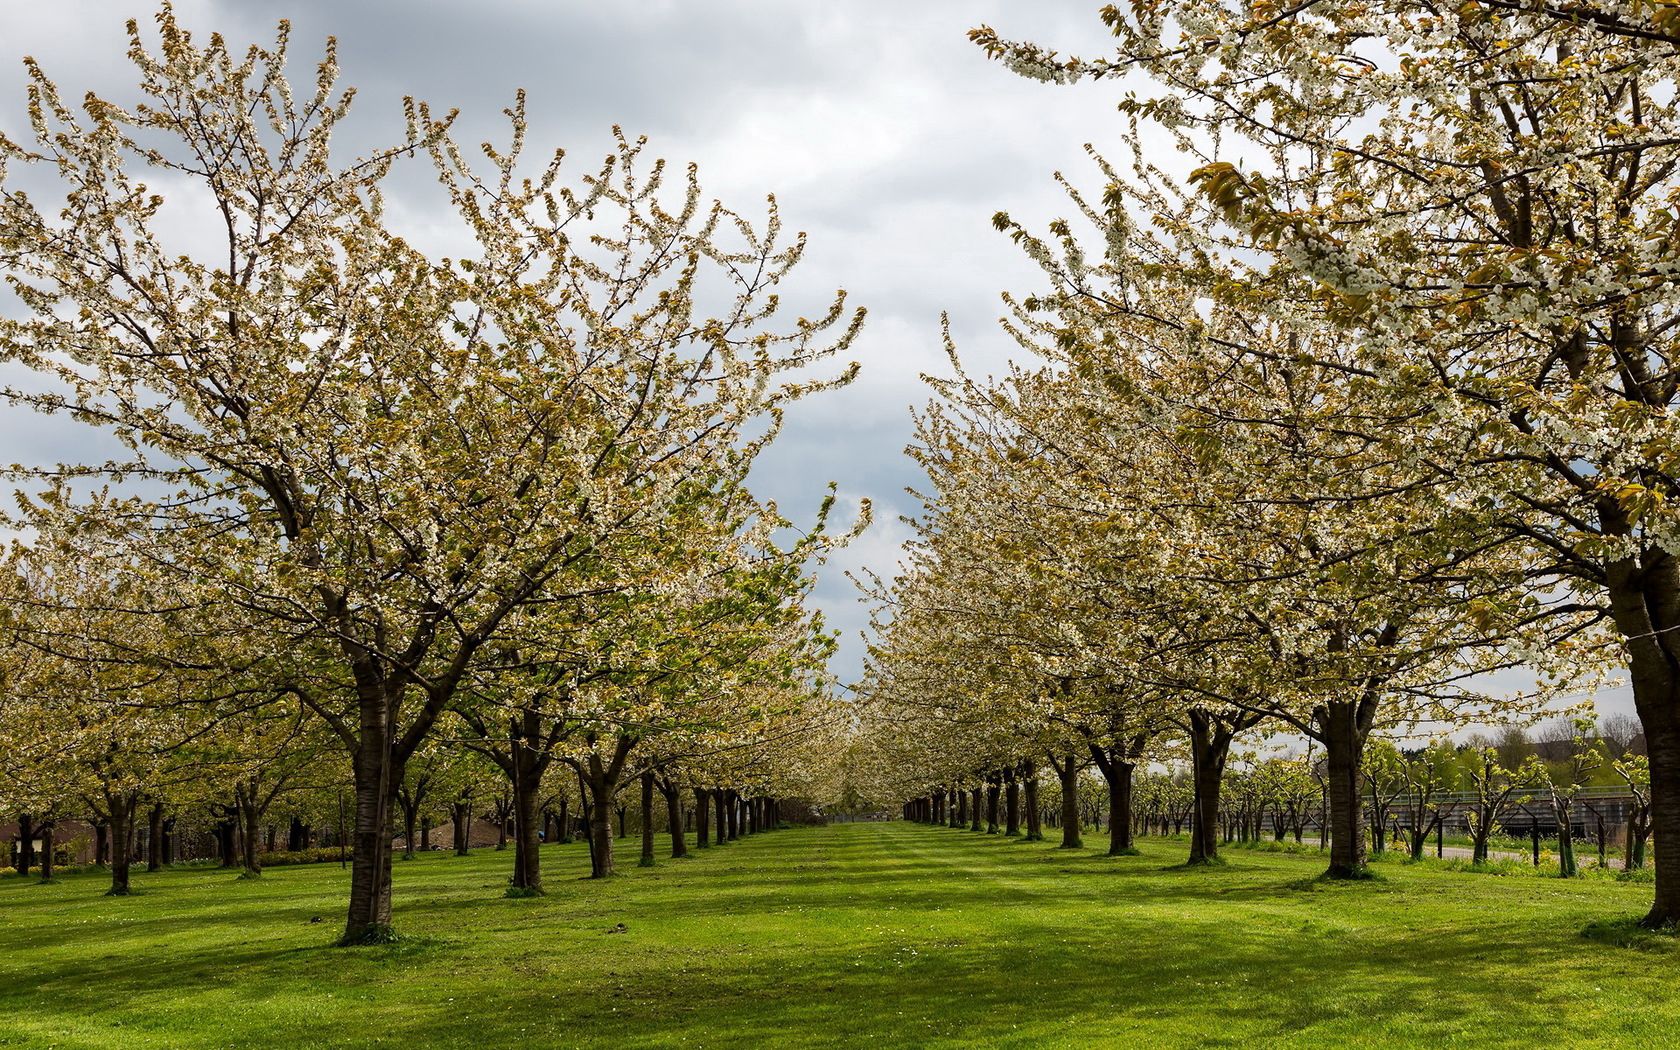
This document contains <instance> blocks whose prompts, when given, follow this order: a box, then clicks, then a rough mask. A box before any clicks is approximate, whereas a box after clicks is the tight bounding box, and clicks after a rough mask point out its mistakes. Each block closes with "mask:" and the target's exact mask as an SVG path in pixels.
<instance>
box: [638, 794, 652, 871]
mask: <svg viewBox="0 0 1680 1050" xmlns="http://www.w3.org/2000/svg"><path fill="white" fill-rule="evenodd" d="M638 864H639V866H641V867H644V868H651V867H653V771H652V770H649V771H647V772H645V773H643V774H642V859H641V860H640V861H639V862H638Z"/></svg>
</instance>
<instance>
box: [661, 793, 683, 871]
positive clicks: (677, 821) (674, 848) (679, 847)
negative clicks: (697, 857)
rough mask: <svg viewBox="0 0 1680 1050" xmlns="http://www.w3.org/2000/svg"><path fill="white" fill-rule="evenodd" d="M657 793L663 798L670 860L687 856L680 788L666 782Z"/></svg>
mask: <svg viewBox="0 0 1680 1050" xmlns="http://www.w3.org/2000/svg"><path fill="white" fill-rule="evenodd" d="M659 793H660V794H662V795H664V796H665V824H666V830H667V831H669V832H670V833H671V856H672V858H673V859H674V858H677V857H686V856H688V843H687V842H686V841H684V835H683V813H682V788H680V787H678V786H677V785H676V784H674V783H670V782H666V783H663V784H661V785H659Z"/></svg>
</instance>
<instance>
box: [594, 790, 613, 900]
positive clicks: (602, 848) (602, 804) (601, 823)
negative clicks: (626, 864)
mask: <svg viewBox="0 0 1680 1050" xmlns="http://www.w3.org/2000/svg"><path fill="white" fill-rule="evenodd" d="M589 791H590V794H591V798H590V800H589V877H590V878H592V879H604V878H607V877H608V876H610V875H612V873H613V829H612V797H611V795H610V793H608V792H607V790H606V788H605V787H597V786H595V785H594V784H591V785H589Z"/></svg>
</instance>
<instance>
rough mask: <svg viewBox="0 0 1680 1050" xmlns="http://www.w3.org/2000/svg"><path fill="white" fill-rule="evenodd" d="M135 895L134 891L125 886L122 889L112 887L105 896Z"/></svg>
mask: <svg viewBox="0 0 1680 1050" xmlns="http://www.w3.org/2000/svg"><path fill="white" fill-rule="evenodd" d="M133 895H134V891H133V890H131V889H129V888H128V887H127V886H123V887H121V888H120V889H119V888H118V887H116V886H112V887H111V888H110V889H108V890H106V891H105V896H107V897H132V896H133Z"/></svg>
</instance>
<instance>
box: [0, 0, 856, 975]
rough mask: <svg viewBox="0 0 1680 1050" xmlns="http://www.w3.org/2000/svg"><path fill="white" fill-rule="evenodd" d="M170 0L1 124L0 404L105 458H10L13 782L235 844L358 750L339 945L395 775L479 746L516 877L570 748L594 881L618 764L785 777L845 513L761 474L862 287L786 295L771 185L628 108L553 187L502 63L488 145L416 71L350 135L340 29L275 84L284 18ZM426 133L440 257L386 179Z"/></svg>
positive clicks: (375, 863)
mask: <svg viewBox="0 0 1680 1050" xmlns="http://www.w3.org/2000/svg"><path fill="white" fill-rule="evenodd" d="M156 28H157V37H156V40H155V42H153V41H151V40H148V39H147V35H146V34H144V33H143V32H142V31H141V29H140V27H139V26H137V25H135V24H133V23H130V26H129V35H130V38H131V41H132V42H131V46H130V49H129V58H130V60H131V61H132V62H133V64H134V66H135V69H136V70H137V72H138V76H139V94H138V98H137V100H135V101H134V102H132V103H121V102H118V101H114V100H108V99H103V98H99V97H96V96H93V95H89V96H87V97H86V98H85V99H84V100H83V102H82V103H81V105H80V106H79V107H72V106H71V105H70V104H69V103H68V102H67V101H66V100H65V99H64V98H63V96H62V95H61V94H60V92H59V90H58V88H57V87H56V86H55V85H54V83H53V82H52V81H51V79H49V77H48V76H47V75H46V73H45V72H44V71H42V70H41V69H39V68H38V67H36V66H35V65H34V63H33V62H30V63H29V64H28V71H29V75H30V84H29V89H28V91H29V97H28V103H29V105H28V114H29V121H30V128H29V129H28V134H27V135H25V136H22V137H8V136H6V135H0V272H3V273H4V277H5V280H6V282H7V285H8V287H9V289H10V290H11V292H12V293H13V295H14V296H15V297H16V299H17V301H18V306H19V309H17V310H15V311H12V312H11V313H9V314H8V316H5V317H4V318H0V355H3V356H4V358H5V360H6V361H8V362H9V363H11V364H12V365H13V366H14V368H17V369H21V373H20V372H14V374H22V375H23V376H24V378H22V379H20V380H19V381H18V382H16V383H15V384H14V385H12V386H10V387H8V388H6V390H5V391H4V396H5V397H6V399H7V401H8V402H9V403H10V404H11V405H13V406H19V407H24V408H30V409H35V410H39V411H41V412H46V413H50V414H56V415H61V416H68V417H70V418H71V419H74V420H76V421H79V422H81V423H84V424H87V425H89V426H90V427H94V428H98V429H99V430H100V431H102V432H103V434H104V435H105V438H104V440H106V442H107V444H108V445H109V447H110V448H112V449H113V450H114V451H113V454H112V458H111V459H109V460H108V461H106V462H92V463H81V464H69V465H61V466H57V467H44V468H18V469H17V470H15V471H13V476H14V479H15V480H16V482H17V483H18V485H19V489H20V509H19V510H18V511H17V512H15V513H14V514H12V515H11V516H10V517H9V518H8V519H7V521H6V522H5V524H6V525H7V526H8V527H9V528H11V529H13V530H15V532H16V533H17V534H18V535H19V536H20V537H22V539H21V540H20V541H19V542H17V543H16V544H15V545H14V547H13V549H12V550H11V552H10V554H9V556H8V558H7V560H6V565H5V566H4V569H3V572H0V577H3V579H0V587H4V589H5V592H6V593H5V595H4V599H5V601H4V608H5V610H6V614H5V622H4V624H3V625H0V626H3V627H4V632H5V647H4V666H3V674H4V677H5V688H4V689H0V755H3V756H4V758H3V759H0V761H4V762H5V763H6V764H7V767H8V768H7V769H6V771H5V776H4V777H0V784H3V785H4V787H3V788H0V791H3V792H4V793H5V795H6V797H4V798H0V808H5V809H8V810H12V811H23V812H28V813H31V814H42V815H45V814H68V813H71V812H77V813H80V814H83V815H89V816H92V817H94V818H96V819H97V820H99V821H102V822H104V823H106V824H108V826H109V828H110V834H111V836H112V838H113V840H114V841H115V842H118V843H126V842H128V841H129V840H130V837H131V834H132V831H131V829H132V827H133V824H134V822H135V820H136V819H137V814H138V813H140V812H141V811H142V809H143V808H144V807H146V806H148V805H155V804H156V802H157V800H160V799H161V800H166V801H167V800H172V799H176V798H179V797H180V793H182V792H203V793H204V797H207V798H209V797H213V798H215V799H217V800H218V802H221V801H225V800H229V799H231V803H230V804H232V805H235V806H236V807H237V808H238V809H239V811H240V814H241V820H242V821H244V822H245V824H246V825H247V833H246V841H247V842H251V841H254V840H255V839H256V838H257V836H256V835H255V834H253V833H252V832H253V831H254V829H255V828H256V826H257V825H258V824H260V823H261V821H262V819H263V814H264V812H265V810H266V809H267V808H269V807H271V806H272V805H273V804H274V801H275V799H276V798H278V797H280V795H281V794H282V793H283V792H284V791H285V790H286V789H287V788H288V787H289V786H291V785H294V784H301V783H303V782H304V781H306V780H311V779H315V778H320V777H327V778H341V782H342V781H347V782H348V784H349V786H350V792H351V797H352V800H353V804H352V807H351V810H352V812H351V816H350V820H349V825H350V830H349V832H348V834H349V837H350V839H351V845H352V851H351V852H352V857H353V863H352V879H351V888H350V899H349V904H348V909H347V917H346V924H345V929H344V935H343V940H344V942H346V943H355V942H362V941H368V940H376V939H380V938H383V937H385V936H388V935H389V933H390V929H391V859H392V858H391V853H392V839H393V836H392V832H393V828H394V825H395V824H396V816H397V813H398V811H399V810H400V809H402V808H403V807H404V806H405V805H406V804H407V803H405V802H404V799H405V798H407V799H409V800H410V801H412V798H413V796H414V794H415V793H417V792H420V791H422V790H431V789H428V788H426V785H427V784H428V776H430V774H429V773H428V772H427V771H429V770H431V769H432V768H433V766H434V765H435V764H436V763H440V762H441V763H443V764H444V765H446V766H447V765H448V764H449V763H451V762H456V761H462V760H464V759H463V755H464V754H465V753H467V752H471V753H473V754H476V755H478V756H481V757H483V758H485V759H487V760H489V761H490V762H491V763H492V764H493V765H494V766H495V767H496V768H497V769H498V770H499V771H500V772H501V774H502V775H503V776H504V777H505V778H506V782H507V790H508V792H509V795H510V797H511V807H512V819H513V822H514V826H515V828H516V833H515V841H516V852H517V860H516V863H515V874H514V878H513V885H514V886H515V887H517V888H519V889H521V890H523V891H527V892H536V891H538V890H539V889H540V873H539V871H538V860H537V851H536V850H535V848H534V847H535V844H536V842H537V836H538V834H539V830H540V829H539V827H538V820H539V816H540V809H541V804H542V799H543V797H544V790H545V788H544V784H545V782H546V781H547V780H551V779H552V778H554V777H555V776H564V777H569V778H574V779H575V782H576V785H577V787H578V789H579V790H580V791H581V792H582V794H583V802H584V804H585V806H586V808H587V811H588V812H589V814H590V828H591V830H590V834H591V837H592V839H593V843H594V845H593V856H594V859H595V870H596V873H597V874H607V873H609V872H610V871H611V867H612V860H611V835H610V833H609V831H608V823H607V814H608V811H609V810H611V809H612V808H613V804H614V800H615V799H616V797H617V793H618V792H619V790H620V788H621V787H622V786H623V785H624V783H625V780H626V778H627V777H633V776H646V777H647V778H649V779H648V781H647V782H646V783H651V784H653V785H654V786H656V787H658V788H659V789H660V790H662V791H665V792H666V793H667V798H670V797H673V795H672V794H671V793H672V792H675V791H678V790H685V791H686V790H691V789H694V788H699V789H700V790H701V791H702V799H704V798H708V797H709V795H707V794H705V793H708V792H713V791H722V792H724V794H723V795H722V796H721V797H722V798H724V799H725V800H726V801H727V800H728V799H730V798H731V797H733V796H732V793H737V792H738V793H740V794H741V795H742V796H743V797H765V796H768V795H770V794H776V793H781V792H785V791H787V790H789V788H790V786H793V787H796V788H797V786H798V785H799V784H800V783H801V777H803V776H805V775H806V770H807V763H806V761H805V758H804V755H805V752H803V751H802V750H801V748H802V746H805V745H808V744H810V742H811V741H812V740H817V741H819V742H820V740H821V738H822V736H823V734H824V733H825V732H827V731H829V728H830V727H833V726H835V725H836V724H837V722H838V714H837V711H836V709H835V708H834V706H833V704H832V701H831V687H830V682H829V678H828V675H827V671H826V669H825V663H826V659H827V657H828V655H829V652H830V650H831V649H832V645H833V642H832V636H831V634H830V632H828V631H827V630H826V629H825V628H824V626H823V624H822V621H821V618H820V617H819V616H818V615H817V614H816V613H814V612H813V611H812V610H811V609H810V608H809V605H808V596H809V591H810V587H811V585H812V581H811V578H810V576H809V573H808V566H810V565H812V564H815V563H818V562H820V561H821V560H822V559H823V558H824V557H825V555H826V554H827V553H828V552H829V551H830V550H832V549H833V548H834V547H835V546H836V545H838V544H840V543H843V542H845V540H846V539H847V538H848V535H849V534H837V533H835V532H834V531H833V530H831V529H830V527H829V525H828V518H829V510H830V506H831V504H832V496H831V497H830V499H829V500H828V501H825V502H824V504H823V506H822V507H821V508H819V509H818V510H817V511H816V513H815V514H814V516H813V517H812V519H810V520H808V521H806V522H803V523H800V524H796V523H795V522H793V521H791V520H790V519H788V518H786V517H784V516H783V515H782V514H781V512H780V511H779V510H778V508H777V507H776V505H775V504H774V503H771V502H769V501H766V500H763V499H761V498H758V497H756V496H755V495H754V494H753V493H752V492H751V491H750V490H749V488H748V486H747V477H748V474H749V472H750V471H751V469H752V466H753V464H754V462H755V461H756V459H757V457H758V455H759V453H760V452H762V451H763V450H764V448H765V447H767V445H768V444H769V443H770V442H771V441H773V440H774V438H775V436H776V434H777V432H778V430H779V428H780V426H781V423H782V420H783V416H784V413H785V412H786V411H787V410H788V409H789V408H790V407H792V406H793V404H794V403H795V402H797V401H799V400H801V399H802V398H804V397H806V396H808V395H810V394H813V393H816V392H818V391H822V390H825V389H829V388H832V387H834V386H837V385H840V384H843V383H845V382H847V381H849V379H850V378H851V376H852V375H853V374H854V372H855V366H846V367H842V368H840V369H838V370H836V369H833V368H830V367H827V366H825V365H824V362H825V361H828V360H830V359H832V358H833V357H834V356H835V355H837V354H840V353H843V352H844V351H845V350H846V349H847V347H848V346H849V345H850V344H851V342H852V341H853V339H854V337H855V336H856V334H857V332H858V329H859V326H860V325H861V323H862V319H863V314H862V311H853V310H850V309H849V308H848V307H847V305H846V302H845V296H844V294H843V293H841V294H838V295H836V296H835V297H833V298H832V299H831V300H828V301H827V302H826V303H825V304H823V308H822V309H819V310H817V311H815V312H813V313H811V314H810V315H809V316H801V317H796V318H792V319H784V314H785V313H786V311H785V310H784V309H783V308H782V299H781V294H782V292H781V290H780V289H781V286H782V285H783V284H784V283H785V282H786V281H787V280H788V278H789V275H790V272H791V271H792V270H793V268H794V267H795V266H796V265H797V263H798V262H799V259H800V256H801V253H802V250H803V238H802V237H794V238H789V237H787V236H786V235H785V234H784V231H783V229H782V226H781V222H780V218H779V216H778V214H777V211H776V206H775V202H774V199H771V200H770V202H769V204H768V207H767V210H766V213H765V216H764V217H763V218H762V219H761V220H758V221H754V220H752V219H749V218H748V217H747V216H745V215H743V214H741V213H738V212H736V211H733V210H730V209H728V208H726V207H724V206H723V205H722V204H720V203H716V202H711V203H708V202H707V199H706V198H705V197H704V196H703V194H702V191H701V189H700V185H699V183H698V181H697V177H696V173H695V171H694V169H693V168H692V167H690V168H689V169H688V170H687V171H686V173H682V172H677V173H673V172H671V171H669V170H668V169H667V167H666V166H665V164H664V163H663V162H661V161H650V160H649V158H648V157H647V156H646V155H645V154H644V150H643V144H642V143H641V142H640V141H637V140H632V139H628V138H626V137H625V136H623V135H622V134H619V135H618V136H617V139H616V143H615V147H614V149H613V151H612V152H611V154H610V155H608V156H607V157H606V158H605V160H604V161H602V162H601V164H600V165H599V167H598V168H595V169H594V170H593V171H592V172H590V173H586V174H584V175H583V176H582V177H580V178H576V179H568V178H567V176H566V173H565V170H564V168H563V160H564V158H563V155H562V154H561V153H559V152H556V153H554V154H553V155H552V156H550V157H547V158H537V159H536V160H535V162H533V161H532V159H531V158H530V157H529V156H528V152H529V151H528V150H527V148H526V116H525V108H524V100H523V98H522V97H521V98H520V99H519V100H518V101H517V102H516V103H515V104H514V105H513V106H512V107H511V108H510V109H509V110H508V111H507V116H508V120H509V128H510V133H509V138H508V141H507V142H506V143H505V144H503V145H499V146H494V145H490V144H486V145H485V146H484V147H483V148H482V158H480V159H470V158H469V156H468V154H467V151H465V150H463V149H461V148H459V147H458V146H457V144H456V142H455V140H454V138H453V137H452V135H451V124H452V122H453V119H454V114H453V113H452V112H451V113H447V114H438V113H435V112H434V111H433V110H432V109H431V108H430V107H429V106H427V105H426V104H425V103H424V102H420V101H415V100H409V101H408V102H407V104H406V116H407V121H406V134H405V135H404V136H403V137H402V138H401V139H400V140H398V141H395V142H392V143H390V144H389V145H388V146H387V147H385V148H382V149H377V150H374V151H372V152H370V153H368V154H366V155H365V156H362V157H359V158H353V159H347V158H344V157H342V156H340V155H339V154H338V153H337V152H335V151H334V149H333V137H334V135H335V132H336V131H337V129H338V128H339V126H340V125H341V124H342V123H343V122H344V121H345V119H346V118H347V116H348V114H349V111H350V105H351V99H352V95H353V93H352V92H350V91H344V90H341V89H340V88H339V87H338V86H337V79H338V69H337V65H336V60H335V55H334V49H333V47H332V45H331V44H330V43H329V45H328V48H327V52H326V55H325V57H324V59H323V60H322V61H321V63H320V64H319V66H318V67H317V69H316V71H315V74H314V76H313V78H312V83H311V84H310V85H309V87H308V89H307V90H303V91H294V88H293V86H292V85H291V83H290V82H289V81H288V79H287V76H286V65H287V49H288V30H287V27H286V26H285V25H284V24H283V23H282V25H281V28H280V32H279V35H278V38H277V41H276V42H275V43H274V44H273V45H272V46H270V47H266V48H264V47H252V48H250V49H249V50H248V51H244V52H240V51H238V50H236V49H234V48H232V47H230V46H229V45H228V43H227V42H226V41H224V40H223V39H221V38H220V37H219V36H213V37H211V38H209V39H208V40H207V41H205V42H203V43H200V42H198V41H196V40H194V38H193V37H192V36H191V34H190V33H189V32H188V31H187V30H186V28H185V27H183V26H182V25H181V24H180V23H179V22H178V20H177V19H176V17H175V14H174V12H173V11H172V9H171V8H170V7H168V6H167V5H166V6H165V7H164V8H163V9H162V10H161V12H160V13H159V14H158V16H157V19H156ZM410 164H429V166H430V168H431V171H432V172H433V173H434V174H435V176H436V178H437V180H438V182H439V183H440V184H441V187H442V191H443V195H444V196H443V200H442V201H441V202H440V204H441V206H442V207H444V208H445V209H447V214H448V215H449V216H451V217H452V218H453V219H454V220H455V225H454V227H453V228H452V229H451V230H450V231H449V234H448V236H449V238H451V254H450V255H448V256H443V255H441V254H438V253H435V252H427V251H423V250H421V248H419V247H417V246H416V244H415V243H414V242H412V241H411V240H409V239H406V238H405V237H404V236H403V234H402V232H401V231H400V230H398V229H396V228H395V227H394V226H393V224H392V222H391V221H390V219H389V216H388V214H387V212H386V209H385V207H384V200H383V195H382V189H381V188H382V186H383V185H384V184H385V182H386V180H387V178H388V177H389V176H390V175H391V173H392V172H393V171H396V170H397V169H398V167H399V166H400V165H410ZM38 200H42V201H51V203H50V204H45V203H38ZM867 517H868V515H867V507H865V508H864V512H863V513H862V514H861V515H860V520H859V522H858V524H857V527H858V528H861V527H862V526H863V525H864V524H865V523H866V522H867ZM562 770H563V771H564V772H563V773H562V772H561V771H562ZM446 779H447V778H442V779H440V780H439V781H437V782H436V784H435V786H434V788H432V789H437V790H442V783H443V780H446ZM646 790H647V788H646V787H645V786H644V793H645V792H646ZM724 811H725V810H724V807H723V806H721V805H720V808H719V812H720V813H723V812H724ZM729 812H733V810H729ZM128 852H129V851H128V850H127V849H126V848H118V849H116V850H114V852H113V869H114V870H113V874H114V885H113V889H114V890H115V891H116V892H122V891H124V890H125V889H126V887H127V879H126V872H122V873H119V872H117V871H116V869H117V868H119V867H121V866H123V865H124V864H126V857H127V856H128ZM119 858H121V859H119Z"/></svg>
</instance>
